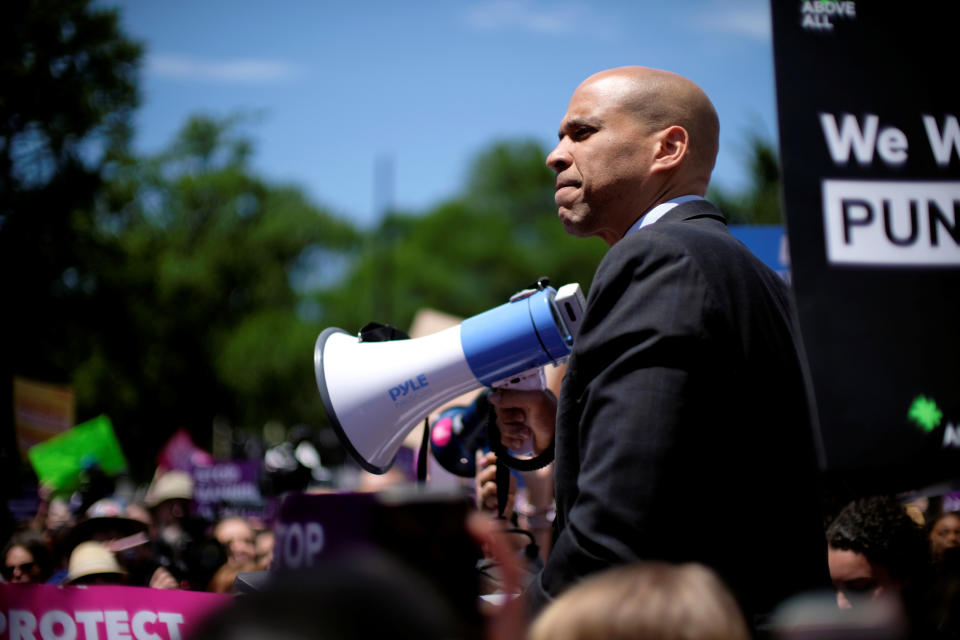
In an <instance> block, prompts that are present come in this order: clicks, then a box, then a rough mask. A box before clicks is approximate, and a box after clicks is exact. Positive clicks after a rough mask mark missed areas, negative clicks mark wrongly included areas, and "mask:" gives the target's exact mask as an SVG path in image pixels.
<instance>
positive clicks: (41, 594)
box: [0, 584, 233, 640]
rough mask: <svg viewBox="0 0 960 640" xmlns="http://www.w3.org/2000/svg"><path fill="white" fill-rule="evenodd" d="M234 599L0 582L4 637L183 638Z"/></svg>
mask: <svg viewBox="0 0 960 640" xmlns="http://www.w3.org/2000/svg"><path fill="white" fill-rule="evenodd" d="M232 601H233V597H232V596H229V595H225V594H218V593H203V592H197V591H179V590H173V589H170V590H167V589H148V588H145V587H107V586H89V587H58V586H54V585H43V584H37V585H30V584H0V639H3V640H6V639H8V638H9V640H38V639H39V640H67V639H70V640H182V639H183V638H189V636H190V633H191V631H193V630H194V629H195V628H196V627H197V626H198V625H199V624H201V623H203V622H204V621H205V620H206V619H207V618H208V617H209V616H210V615H211V614H213V613H215V612H216V611H218V610H220V609H221V608H222V607H224V606H226V605H228V604H230V603H231V602H232Z"/></svg>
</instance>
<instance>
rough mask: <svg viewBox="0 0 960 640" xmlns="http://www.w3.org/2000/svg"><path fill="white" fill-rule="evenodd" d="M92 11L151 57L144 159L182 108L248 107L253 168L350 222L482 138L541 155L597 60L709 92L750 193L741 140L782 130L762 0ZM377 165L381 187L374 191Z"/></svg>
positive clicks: (726, 166) (451, 179) (232, 5)
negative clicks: (537, 149)
mask: <svg viewBox="0 0 960 640" xmlns="http://www.w3.org/2000/svg"><path fill="white" fill-rule="evenodd" d="M100 4H101V5H106V6H116V7H118V8H119V9H120V11H121V24H122V28H123V29H124V31H125V33H127V34H128V35H129V36H130V37H132V38H134V39H137V40H139V41H141V42H142V43H143V44H144V45H145V48H146V55H145V60H144V66H143V73H142V77H141V89H142V105H141V107H140V109H139V111H138V113H137V117H136V123H137V138H136V146H137V148H138V149H139V150H140V151H143V152H153V151H157V150H159V149H160V148H161V147H163V146H164V145H166V144H167V143H169V142H170V140H171V139H172V137H173V135H174V134H175V132H176V131H177V130H178V129H179V128H180V127H181V126H182V125H183V123H184V122H185V120H186V118H187V117H188V116H190V115H191V114H196V113H205V114H210V115H215V116H228V115H231V114H234V113H236V112H239V111H242V112H246V113H249V114H252V115H253V117H252V118H251V119H250V120H249V122H248V124H247V125H245V127H244V131H245V132H246V133H247V134H248V135H249V136H250V137H251V138H252V139H253V141H254V157H253V165H254V168H255V169H256V171H257V172H258V173H260V174H261V175H263V176H264V177H266V178H268V179H269V180H271V181H274V182H278V183H291V184H296V185H298V186H300V187H301V188H303V189H304V191H305V192H306V193H307V194H308V195H309V197H310V198H311V200H313V201H314V202H315V203H316V204H318V205H320V206H323V207H326V208H328V209H330V210H331V211H333V212H334V213H336V214H338V215H341V216H343V217H345V218H348V219H350V220H352V221H353V222H355V223H357V224H361V225H368V224H370V223H371V222H373V221H375V220H376V218H377V215H378V212H379V211H380V210H382V208H383V206H384V202H385V201H387V202H389V204H391V205H392V206H393V207H395V208H399V209H403V210H413V211H423V210H426V209H427V208H429V207H431V206H433V205H436V204H439V203H440V202H442V201H443V200H444V199H446V198H448V197H450V196H452V195H454V194H456V193H457V192H458V190H459V189H460V188H461V186H462V185H463V184H464V181H465V179H466V176H467V172H468V171H469V169H470V163H471V161H472V159H473V158H474V157H475V156H476V154H477V153H478V152H479V151H481V150H482V149H484V148H485V147H486V146H487V145H489V144H490V143H492V142H493V141H496V140H502V139H515V138H532V139H536V140H538V141H540V142H541V143H542V144H543V145H544V146H545V147H547V148H550V146H552V144H553V143H554V141H555V139H556V130H557V126H558V124H559V122H560V119H561V118H562V117H563V113H564V111H565V110H566V105H567V101H568V100H569V98H570V94H571V92H572V91H573V90H574V88H575V87H576V86H577V84H579V83H580V81H581V80H583V79H584V78H585V77H587V76H588V75H590V74H591V73H594V72H596V71H599V70H601V69H604V68H608V67H614V66H621V65H625V64H642V65H646V66H652V67H659V68H663V69H669V70H671V71H675V72H677V73H680V74H683V75H685V76H687V77H689V78H691V79H692V80H694V81H695V82H697V83H698V84H699V85H700V86H701V87H703V89H704V90H705V91H706V92H707V93H708V95H710V96H711V98H712V99H713V101H714V104H715V105H716V107H717V111H718V113H719V115H720V121H721V152H720V157H719V158H718V162H717V168H716V170H715V172H714V183H715V184H716V185H717V186H720V187H725V188H730V189H733V188H738V187H740V186H742V185H743V184H744V181H745V169H744V164H745V162H744V154H745V152H746V145H745V133H746V132H747V131H751V130H754V131H759V132H760V133H762V134H764V135H766V136H768V137H770V138H772V139H775V136H776V109H775V93H774V77H773V57H772V45H771V39H770V26H769V7H768V4H767V2H766V1H765V0H737V1H736V2H729V1H728V2H720V1H714V0H702V1H696V0H673V1H672V2H656V3H654V2H639V1H636V0H633V1H624V2H619V1H613V0H601V1H588V0H569V1H568V0H552V1H550V2H546V1H544V0H463V1H457V0H449V1H446V2H417V1H415V0H410V1H408V2H382V1H380V0H374V1H370V2H362V1H361V2H350V3H347V2H336V3H332V2H327V1H325V0H314V1H307V0H274V1H272V2H264V1H262V0H260V1H257V0H232V1H231V2H229V3H226V2H197V1H196V0H189V1H187V0H164V1H163V2H160V1H158V0H103V1H101V2H100ZM378 166H379V167H381V168H382V167H385V166H389V167H392V170H391V171H390V172H389V174H390V175H392V179H390V180H389V181H387V182H382V181H381V182H380V184H388V185H390V186H389V187H385V188H384V189H382V190H380V191H379V192H377V193H375V191H376V190H375V188H374V185H375V182H376V180H375V174H376V173H377V167H378ZM380 175H384V174H383V173H382V172H381V174H380Z"/></svg>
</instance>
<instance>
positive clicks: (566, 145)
mask: <svg viewBox="0 0 960 640" xmlns="http://www.w3.org/2000/svg"><path fill="white" fill-rule="evenodd" d="M719 129H720V127H719V125H718V123H717V114H716V112H715V111H714V109H713V105H712V104H710V100H709V99H708V98H707V96H706V95H705V94H704V93H703V91H701V90H700V88H699V87H697V85H695V84H694V83H692V82H690V81H689V80H687V79H686V78H683V77H681V76H678V75H676V74H675V73H668V72H666V71H659V70H656V69H647V68H645V67H620V68H617V69H609V70H607V71H601V72H600V73H597V74H594V75H592V76H590V77H589V78H587V79H586V80H585V81H584V82H583V83H581V84H580V86H579V87H577V89H576V91H574V92H573V96H572V97H571V98H570V103H569V105H567V112H566V114H565V115H564V117H563V121H562V122H561V123H560V129H559V131H558V138H559V142H558V143H557V146H556V148H554V150H553V151H551V152H550V154H549V155H548V156H547V166H548V167H550V168H551V169H553V171H554V172H555V173H556V174H557V176H556V180H555V183H554V188H555V192H554V200H555V201H556V203H557V216H558V217H559V218H560V220H561V222H563V225H564V228H565V229H566V230H567V233H570V234H571V235H575V236H599V237H600V238H602V239H603V240H604V241H605V242H606V243H607V244H609V245H610V246H613V244H614V243H615V242H617V241H618V240H620V238H622V237H623V235H624V233H626V231H627V230H628V229H629V228H630V226H631V225H632V224H633V223H634V222H635V221H636V220H637V219H638V218H639V217H640V216H642V215H643V214H644V212H646V211H649V210H650V209H651V208H653V207H654V206H656V205H657V204H660V203H661V202H666V201H668V200H671V199H673V198H677V197H680V196H686V195H699V196H702V195H705V194H706V192H707V185H708V184H709V182H710V174H711V172H712V171H713V165H714V162H715V160H716V157H717V146H718V142H717V138H718V134H719Z"/></svg>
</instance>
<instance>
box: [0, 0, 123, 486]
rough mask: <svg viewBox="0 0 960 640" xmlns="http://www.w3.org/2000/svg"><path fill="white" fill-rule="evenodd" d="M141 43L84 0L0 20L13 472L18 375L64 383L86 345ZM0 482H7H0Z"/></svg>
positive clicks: (48, 4) (4, 369) (52, 2)
mask: <svg viewBox="0 0 960 640" xmlns="http://www.w3.org/2000/svg"><path fill="white" fill-rule="evenodd" d="M139 59H140V46H139V45H138V44H136V43H134V42H132V41H131V40H129V39H128V38H126V37H125V36H124V35H123V34H122V33H120V31H119V29H118V27H117V15H116V12H115V11H113V10H109V9H103V8H94V7H93V6H91V2H90V1H89V0H17V1H16V2H10V3H6V4H5V5H4V11H3V20H0V272H2V273H3V274H4V278H3V286H2V290H0V296H2V299H3V301H4V311H5V313H4V314H3V335H4V337H5V338H6V344H5V345H4V357H2V358H0V385H2V388H0V415H2V416H3V417H2V418H0V420H2V423H0V425H2V427H0V431H2V433H3V435H4V439H3V441H2V442H0V467H2V468H3V473H5V474H7V473H12V472H13V470H14V469H16V464H13V461H12V460H10V458H9V457H8V455H9V452H10V451H11V450H12V446H11V439H12V434H13V429H12V424H11V423H12V416H13V410H12V405H11V396H10V388H11V385H10V380H11V378H12V376H13V375H14V374H17V375H23V376H28V377H33V378H37V379H40V380H48V381H51V382H66V381H68V380H69V379H70V377H71V373H72V370H73V367H74V366H75V365H76V363H77V362H78V360H79V359H80V358H81V357H82V354H84V353H85V352H86V350H87V349H86V338H85V331H84V322H83V319H84V314H85V313H86V309H87V308H88V295H89V292H90V291H91V290H92V289H93V287H94V286H95V284H96V281H95V279H94V278H93V277H92V275H91V274H90V273H89V272H88V270H87V269H86V268H85V267H84V266H83V264H82V261H83V259H84V258H83V256H85V255H89V254H94V253H96V252H95V249H94V245H95V241H94V240H93V239H92V238H91V236H90V231H91V230H92V228H93V225H94V223H93V220H92V218H91V215H90V213H91V204H92V202H93V199H94V197H95V195H96V194H97V193H98V191H99V190H100V188H101V186H102V173H101V169H102V165H103V162H104V160H105V154H104V150H105V149H106V147H107V145H109V144H110V141H111V140H113V139H117V140H120V139H122V138H123V135H124V132H125V131H128V123H129V118H130V115H131V113H132V109H133V108H134V107H135V106H136V102H137V67H138V64H139ZM0 485H7V486H12V483H7V482H5V481H0Z"/></svg>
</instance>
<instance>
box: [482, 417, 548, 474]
mask: <svg viewBox="0 0 960 640" xmlns="http://www.w3.org/2000/svg"><path fill="white" fill-rule="evenodd" d="M487 445H488V446H489V447H490V450H491V451H493V452H494V453H496V454H497V470H498V471H499V469H500V467H501V466H503V465H505V466H508V467H510V468H511V469H516V470H517V471H535V470H537V469H540V468H543V467H545V466H547V465H548V464H550V463H551V462H553V442H551V443H550V446H548V447H547V448H546V449H544V450H543V451H542V452H540V454H539V455H537V456H534V457H533V458H529V459H527V458H522V459H521V458H514V457H513V456H512V455H510V452H509V451H507V448H506V447H505V446H503V443H502V442H501V441H500V429H498V428H497V414H496V413H495V412H494V411H490V412H489V413H488V414H487Z"/></svg>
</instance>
